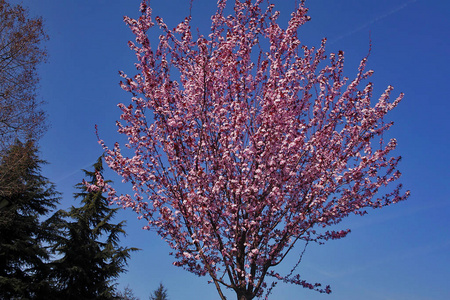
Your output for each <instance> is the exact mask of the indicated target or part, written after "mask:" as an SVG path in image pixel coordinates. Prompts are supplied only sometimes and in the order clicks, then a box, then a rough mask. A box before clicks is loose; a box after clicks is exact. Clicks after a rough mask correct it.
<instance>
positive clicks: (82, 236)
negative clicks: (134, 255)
mask: <svg viewBox="0 0 450 300" xmlns="http://www.w3.org/2000/svg"><path fill="white" fill-rule="evenodd" d="M102 170H103V167H102V161H101V158H99V159H98V161H97V162H96V163H95V164H94V171H86V170H84V173H85V175H86V177H88V178H89V182H86V181H85V180H83V182H81V183H79V184H77V185H76V187H77V188H78V189H79V190H80V192H79V193H76V194H75V198H81V199H82V200H81V205H82V206H81V207H73V206H72V207H71V208H70V210H69V211H68V212H66V211H63V210H60V211H59V212H57V213H56V214H55V216H54V218H53V220H54V222H55V223H56V224H57V226H58V227H59V228H61V236H60V238H59V240H58V241H57V242H56V243H55V245H54V251H55V252H56V253H57V254H58V255H59V256H60V257H61V258H60V259H58V260H56V261H54V277H55V280H56V281H57V282H58V284H59V287H58V289H59V292H58V297H59V298H61V299H114V294H115V284H114V280H115V279H116V278H117V277H118V276H119V275H120V273H122V272H124V271H125V266H126V261H127V259H128V258H129V257H130V252H131V251H135V250H137V249H136V248H124V247H121V246H119V236H120V235H121V234H123V235H125V231H124V229H123V227H124V223H125V221H122V222H120V223H118V224H113V223H112V220H113V218H114V215H115V214H116V212H117V210H118V208H110V207H109V206H108V201H107V200H106V198H105V197H104V196H103V194H102V193H103V192H102V189H101V188H100V187H99V186H97V185H96V182H97V179H98V178H99V176H102V175H101V172H102ZM88 183H90V184H92V185H90V186H89V184H88ZM58 222H59V224H58Z"/></svg>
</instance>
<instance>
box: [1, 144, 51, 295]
mask: <svg viewBox="0 0 450 300" xmlns="http://www.w3.org/2000/svg"><path fill="white" fill-rule="evenodd" d="M43 163H44V161H42V160H40V159H39V158H38V156H37V148H36V147H35V145H34V143H33V142H32V141H29V142H27V143H25V144H23V143H21V142H20V141H16V142H15V144H13V145H12V146H11V147H10V148H9V150H8V151H6V152H5V155H4V156H2V158H1V161H0V299H42V298H43V296H44V295H47V294H50V290H51V284H50V282H49V281H48V274H49V265H48V260H49V251H48V249H47V248H46V247H45V245H48V243H49V242H50V241H51V240H52V239H53V236H54V235H55V232H54V231H52V230H51V228H49V227H46V226H44V225H43V223H42V222H41V221H40V219H42V217H43V216H44V215H46V214H47V213H48V212H49V210H50V209H52V208H55V205H56V204H57V203H58V200H59V197H58V193H57V192H56V191H55V188H54V185H53V184H52V183H50V182H49V181H48V180H47V178H45V177H44V176H42V175H41V167H40V166H41V165H42V164H43ZM45 298H46V299H48V297H45Z"/></svg>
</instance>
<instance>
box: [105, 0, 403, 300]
mask: <svg viewBox="0 0 450 300" xmlns="http://www.w3.org/2000/svg"><path fill="white" fill-rule="evenodd" d="M265 3H266V2H265V1H262V0H257V1H250V0H246V1H239V0H236V1H235V2H233V3H232V2H231V1H226V0H219V1H218V3H217V12H216V13H215V14H214V15H213V16H212V18H211V20H212V24H211V31H210V33H209V34H208V35H205V36H204V35H200V34H197V33H196V31H194V32H195V33H193V31H192V29H191V17H187V18H186V19H185V20H184V21H183V22H181V23H180V24H178V25H177V26H176V27H175V28H173V29H169V27H168V26H167V25H166V24H165V23H164V21H163V19H162V18H160V17H155V18H153V16H152V10H151V8H150V5H149V1H143V2H142V4H141V6H140V11H141V16H140V17H139V18H137V19H133V18H129V17H125V22H126V23H127V24H128V25H129V27H130V28H131V30H132V32H133V33H134V34H135V36H136V39H135V41H132V42H130V43H129V45H130V48H131V49H132V50H133V51H134V52H135V53H136V57H137V61H138V62H137V64H136V68H137V70H138V74H137V75H136V76H133V77H130V76H127V75H126V74H124V73H121V76H122V77H123V81H122V82H121V86H122V88H123V89H124V90H125V91H128V92H130V93H131V95H132V98H131V103H129V104H123V103H121V104H119V105H118V106H119V108H120V110H121V112H122V114H121V116H120V121H118V122H117V127H118V132H119V133H121V134H123V135H125V136H126V137H127V143H126V144H125V145H119V143H115V144H114V145H113V146H112V147H110V146H108V145H107V144H106V143H105V142H103V141H102V140H100V143H101V145H102V146H103V148H104V150H105V161H106V163H107V164H108V166H109V167H110V168H111V169H112V170H114V171H115V172H117V173H118V174H119V175H120V176H121V177H123V180H124V181H125V182H129V183H130V184H131V185H132V188H133V192H134V195H118V194H117V193H116V191H115V190H114V189H113V188H112V187H111V186H109V185H108V184H105V183H103V185H102V187H103V188H104V189H105V191H108V195H109V197H110V200H111V201H113V202H116V203H118V204H119V205H122V206H123V207H129V208H131V209H133V210H134V211H136V212H137V213H138V214H139V215H140V217H141V218H143V219H145V220H146V221H147V222H148V224H147V226H146V228H149V229H150V228H151V229H155V230H157V232H158V234H159V235H160V236H161V237H162V238H164V239H165V240H166V241H167V242H168V244H169V245H170V247H171V248H172V249H173V253H172V255H173V256H174V258H175V262H174V264H175V265H176V266H180V267H183V268H185V269H186V270H188V271H190V272H193V273H195V274H197V275H199V276H209V277H210V278H211V280H212V282H213V283H214V284H215V286H216V288H217V290H218V293H219V295H220V297H221V299H225V296H224V295H223V293H222V288H224V287H225V288H229V289H232V290H234V291H235V292H236V294H237V296H238V299H253V298H255V297H261V296H263V294H264V291H266V292H268V293H270V291H271V289H272V288H273V286H274V285H275V284H276V283H273V284H272V286H271V287H269V286H268V285H267V283H266V282H265V281H266V280H267V279H268V278H270V279H274V280H275V281H283V282H289V283H293V284H298V285H300V286H303V287H305V288H309V289H313V290H317V291H319V292H324V293H330V292H331V290H330V287H329V286H326V287H322V286H321V284H319V283H309V282H307V281H305V279H303V278H302V277H300V275H298V274H297V275H293V272H294V269H295V267H296V266H295V267H294V268H293V270H292V272H291V273H290V274H288V275H286V276H284V275H281V274H279V273H278V272H276V271H275V270H274V268H275V267H276V266H277V265H279V264H280V263H281V262H282V261H283V260H284V259H285V257H286V256H287V255H288V254H289V253H291V251H292V249H293V248H294V246H295V245H300V244H303V245H304V244H305V243H306V244H307V243H310V242H317V243H323V242H325V241H327V240H329V239H340V238H343V237H345V236H346V235H347V234H348V233H349V232H350V230H348V229H338V228H337V227H338V226H337V224H339V223H340V222H341V221H342V219H343V218H345V217H347V216H349V215H350V214H357V215H364V214H365V213H366V211H367V209H368V208H380V207H383V206H387V205H390V204H392V203H396V202H399V201H401V200H404V199H406V198H407V196H408V195H409V192H406V193H401V192H400V189H401V185H398V186H396V187H393V188H391V189H390V186H391V182H393V181H396V180H397V179H398V178H399V177H400V172H399V171H398V170H397V164H398V162H399V161H400V157H391V156H390V153H391V152H392V151H393V150H394V149H395V147H396V144H397V142H396V140H395V139H391V140H389V141H384V139H383V133H385V132H386V131H387V130H388V129H389V128H390V127H391V126H392V124H393V123H392V122H386V121H385V119H386V118H385V116H386V114H387V113H388V112H389V111H391V110H392V109H394V108H395V107H396V106H397V105H398V104H399V102H400V101H401V99H402V98H403V94H400V96H398V97H397V98H394V100H391V92H392V90H393V87H391V86H389V87H388V88H387V89H386V91H385V92H384V93H383V94H382V95H381V96H380V97H379V99H378V100H377V101H374V100H373V97H372V94H373V84H372V83H371V82H368V78H369V77H370V76H371V75H372V73H373V72H372V71H370V70H369V71H368V70H366V64H367V57H366V58H364V59H363V60H362V61H361V63H360V66H359V69H358V71H357V74H356V76H355V78H354V79H353V80H349V79H348V78H346V77H344V75H343V67H344V53H343V52H342V51H339V52H338V53H331V54H329V55H328V56H327V55H326V54H325V44H326V39H324V40H323V41H322V43H321V45H320V46H319V47H318V48H314V47H307V46H306V45H303V44H302V42H301V40H300V39H299V37H298V36H297V32H298V29H299V27H300V26H302V25H303V24H305V22H307V21H309V19H310V18H309V17H308V16H307V8H306V7H305V6H304V3H301V4H299V5H298V7H297V9H296V10H295V11H294V12H293V13H292V15H291V17H290V20H289V22H288V24H287V27H286V28H281V27H280V26H279V25H278V23H277V17H278V15H279V13H278V12H277V11H276V10H275V7H274V5H265ZM226 7H232V8H233V10H232V11H231V12H232V14H231V15H226V13H225V11H228V10H226ZM153 27H155V28H153ZM158 28H159V30H160V31H161V35H160V36H159V44H158V45H157V46H153V45H151V40H150V38H149V36H148V34H150V32H154V30H155V29H156V30H158ZM361 86H362V87H361ZM327 227H329V228H328V230H327ZM330 228H331V229H330Z"/></svg>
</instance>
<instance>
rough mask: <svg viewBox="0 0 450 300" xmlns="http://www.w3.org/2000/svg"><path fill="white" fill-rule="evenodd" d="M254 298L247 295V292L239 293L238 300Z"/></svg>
mask: <svg viewBox="0 0 450 300" xmlns="http://www.w3.org/2000/svg"><path fill="white" fill-rule="evenodd" d="M252 299H253V296H252V295H249V294H247V293H246V292H245V291H243V292H237V300H252Z"/></svg>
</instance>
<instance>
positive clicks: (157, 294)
mask: <svg viewBox="0 0 450 300" xmlns="http://www.w3.org/2000/svg"><path fill="white" fill-rule="evenodd" d="M150 300H169V298H168V296H167V289H166V288H165V287H164V285H163V284H162V283H160V284H159V287H158V288H157V289H156V290H155V291H154V292H153V295H150Z"/></svg>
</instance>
